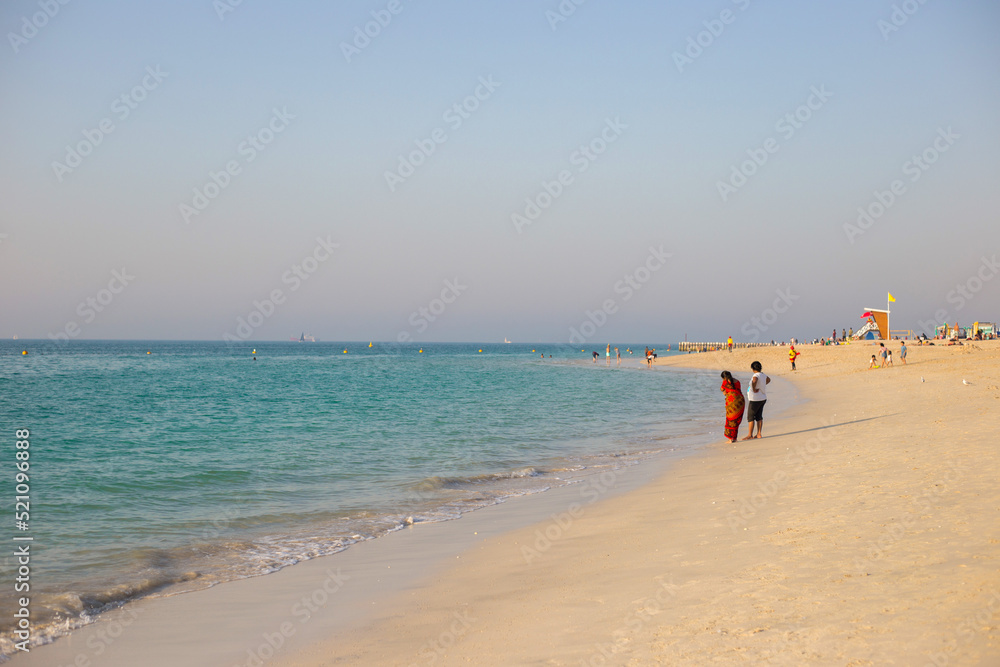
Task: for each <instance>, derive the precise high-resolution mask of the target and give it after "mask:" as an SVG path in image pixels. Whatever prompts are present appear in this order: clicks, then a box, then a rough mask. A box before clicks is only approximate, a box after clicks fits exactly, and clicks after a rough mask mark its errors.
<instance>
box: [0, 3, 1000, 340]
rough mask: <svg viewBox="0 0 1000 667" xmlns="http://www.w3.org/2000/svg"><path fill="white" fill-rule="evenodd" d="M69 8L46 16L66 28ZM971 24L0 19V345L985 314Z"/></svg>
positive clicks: (996, 66) (989, 169) (100, 16)
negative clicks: (878, 311)
mask: <svg viewBox="0 0 1000 667" xmlns="http://www.w3.org/2000/svg"><path fill="white" fill-rule="evenodd" d="M64 2H65V4H63V3H64ZM998 28H1000V5H998V4H997V3H996V2H992V1H990V0H955V1H952V2H944V1H943V0H923V1H922V2H921V1H920V0H906V1H905V2H900V1H898V0H896V1H889V0H864V1H862V0H842V1H840V2H836V3H802V2H792V1H791V0H772V1H770V2H762V1H760V0H713V1H712V2H697V3H696V2H676V1H675V2H665V3H664V2H638V1H636V2H615V3H612V2H606V1H602V0H562V2H557V1H556V0H542V1H535V2H523V1H520V0H512V1H507V2H457V1H447V0H443V1H439V2H419V1H418V0H377V1H372V2H337V3H327V2H308V1H304V0H303V1H292V2H283V3H265V2H261V1H260V0H215V1H214V2H213V1H212V0H197V1H194V0H181V1H178V2H172V3H137V2H125V1H120V2H119V1H113V0H104V1H100V0H95V1H91V2H73V1H70V0H34V1H29V0H8V1H7V2H4V3H3V4H2V6H0V31H2V32H3V34H4V40H3V43H2V44H0V91H2V92H0V146H2V147H3V148H2V151H0V201H2V203H3V205H2V207H0V284H2V287H3V289H2V292H0V294H2V296H0V337H3V338H10V337H12V336H15V335H16V336H18V337H19V338H22V339H29V338H38V339H51V338H60V339H110V338H116V339H158V340H159V339H192V340H223V339H226V340H246V341H264V340H287V339H288V338H289V337H291V336H296V337H297V336H298V335H299V334H300V333H301V332H303V331H304V332H307V333H311V334H312V335H314V336H316V338H318V339H319V340H326V341H351V340H360V341H368V340H380V341H397V340H398V341H416V342H432V341H480V342H499V341H502V340H503V339H504V338H507V339H509V340H512V341H514V342H559V343H565V342H571V341H572V342H574V343H576V342H580V343H586V344H587V345H590V346H595V345H601V346H603V344H605V343H607V342H610V343H612V344H614V343H615V341H620V342H625V341H627V342H632V343H641V342H645V341H649V342H659V343H662V342H672V341H678V340H684V339H685V337H686V338H687V339H688V340H696V341H697V340H701V341H717V340H724V339H725V338H726V337H727V336H730V335H731V336H733V338H734V339H736V340H738V341H764V340H771V339H775V340H787V339H789V338H790V337H793V336H794V337H798V338H800V339H806V340H808V339H811V338H813V337H818V336H825V335H829V333H830V332H831V330H832V329H834V328H836V329H837V330H838V331H839V330H840V329H842V328H847V327H851V326H853V327H855V328H857V326H858V325H859V324H863V321H862V320H861V319H860V315H861V313H862V312H863V310H864V308H866V307H874V308H885V307H886V304H887V295H888V294H889V293H891V294H892V295H893V297H894V298H895V302H894V303H892V304H891V310H892V315H891V318H892V319H891V326H892V328H893V329H901V330H903V329H911V330H926V329H928V328H929V327H930V326H932V325H933V323H940V322H941V321H943V320H947V321H949V322H955V321H958V322H959V323H961V324H962V325H967V324H970V323H971V322H972V321H974V320H980V321H997V320H1000V279H995V278H996V277H997V274H998V273H1000V265H998V264H997V263H996V260H997V256H998V255H1000V226H998V225H997V211H998V209H1000V206H998V204H1000V188H997V187H996V183H997V177H998V175H1000V167H998V164H1000V123H998V120H997V119H998V118H1000V41H998V40H997V39H996V34H997V29H998Z"/></svg>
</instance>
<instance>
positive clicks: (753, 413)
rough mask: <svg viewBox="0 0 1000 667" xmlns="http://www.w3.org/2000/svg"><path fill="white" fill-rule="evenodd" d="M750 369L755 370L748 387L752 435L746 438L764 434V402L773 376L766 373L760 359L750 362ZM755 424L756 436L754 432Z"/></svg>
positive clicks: (748, 414)
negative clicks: (770, 376)
mask: <svg viewBox="0 0 1000 667" xmlns="http://www.w3.org/2000/svg"><path fill="white" fill-rule="evenodd" d="M750 370H752V371H753V378H751V379H750V386H749V387H747V423H748V424H749V425H750V435H748V436H747V437H745V438H743V439H744V440H752V439H753V438H761V437H763V436H764V404H765V403H767V385H768V384H770V383H771V378H769V377H767V376H766V375H764V372H763V366H761V365H760V362H759V361H755V362H753V363H752V364H750ZM755 425H756V426H757V435H756V436H755V435H754V434H753V430H754V426H755Z"/></svg>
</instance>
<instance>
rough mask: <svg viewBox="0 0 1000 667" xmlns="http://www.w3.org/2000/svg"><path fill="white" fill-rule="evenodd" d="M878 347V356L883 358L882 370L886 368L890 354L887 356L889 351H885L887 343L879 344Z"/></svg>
mask: <svg viewBox="0 0 1000 667" xmlns="http://www.w3.org/2000/svg"><path fill="white" fill-rule="evenodd" d="M878 347H879V353H878V354H879V356H880V357H882V368H885V360H886V358H888V356H889V355H888V354H886V352H887V350H886V349H885V343H879V344H878Z"/></svg>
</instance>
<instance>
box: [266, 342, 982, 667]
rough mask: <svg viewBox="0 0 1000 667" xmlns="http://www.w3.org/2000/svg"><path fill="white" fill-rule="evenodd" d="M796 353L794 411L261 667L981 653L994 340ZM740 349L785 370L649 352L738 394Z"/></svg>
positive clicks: (939, 657) (781, 359)
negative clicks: (904, 354) (722, 372)
mask: <svg viewBox="0 0 1000 667" xmlns="http://www.w3.org/2000/svg"><path fill="white" fill-rule="evenodd" d="M891 347H892V349H893V350H894V352H896V353H897V355H896V356H898V344H896V343H893V344H892V345H891ZM801 351H802V353H803V354H802V356H801V357H800V358H799V361H798V364H797V365H798V368H799V370H797V371H796V372H795V373H794V380H795V384H796V386H797V387H798V389H799V391H800V392H801V393H802V395H803V396H804V398H806V399H807V401H808V402H807V403H805V404H803V405H801V406H800V407H797V408H794V409H793V410H791V411H789V412H788V413H787V414H786V415H783V416H782V417H780V418H778V419H775V420H772V421H767V420H765V430H764V434H765V438H763V439H760V440H754V441H752V442H740V443H738V444H736V445H730V444H728V443H725V442H720V443H719V444H717V445H715V446H713V447H711V448H710V451H707V452H705V453H704V454H703V455H700V456H697V457H694V458H691V459H687V460H684V461H682V462H680V463H678V464H676V465H674V466H672V468H671V469H670V470H669V472H668V473H667V474H665V475H664V476H662V477H661V478H660V479H658V480H657V481H655V482H653V483H650V484H648V485H646V486H644V487H642V488H641V489H639V490H636V491H633V492H631V493H629V494H627V495H625V496H622V497H619V498H613V499H610V500H607V501H605V502H602V503H598V504H595V505H593V506H591V507H588V508H586V509H585V510H583V509H578V513H579V516H575V517H572V516H568V515H570V514H571V512H572V509H573V506H567V507H566V509H565V513H566V514H565V515H564V516H563V517H562V519H561V520H560V518H559V516H558V515H557V516H556V517H554V518H552V519H550V520H549V521H548V522H545V523H543V524H541V525H538V526H533V527H530V528H526V529H522V530H518V531H515V532H513V533H510V534H506V535H502V536H498V537H496V538H493V539H491V540H488V541H486V542H485V543H482V544H479V545H477V546H476V547H475V548H474V549H472V550H471V552H469V553H467V554H466V555H465V556H464V557H463V559H462V561H461V565H458V566H456V567H454V568H451V569H449V570H448V571H447V572H445V573H442V574H441V575H440V576H438V577H436V578H434V579H432V580H430V581H428V582H426V583H423V584H421V585H420V586H419V587H417V588H415V589H414V590H412V591H408V592H407V593H405V594H403V595H401V596H400V598H399V599H398V600H397V601H396V602H395V603H394V604H393V605H391V609H392V612H391V613H388V614H385V615H384V616H383V617H381V618H380V619H379V620H377V621H376V622H375V623H373V624H371V625H370V626H369V627H368V628H367V629H366V630H365V631H364V632H363V633H362V634H360V635H359V634H352V635H349V636H338V637H331V638H330V639H329V640H328V641H326V642H323V643H320V644H317V645H315V646H313V647H310V648H309V649H307V650H304V651H300V652H298V653H297V654H294V655H292V656H289V657H288V658H287V659H285V660H282V661H281V662H280V663H277V664H282V665H295V666H298V667H307V666H309V667H314V666H315V667H318V666H319V665H336V664H386V665H408V664H442V665H452V664H454V665H458V664H522V665H526V664H535V665H601V664H618V665H649V664H666V665H673V664H706V665H707V664H726V665H731V664H776V665H803V664H816V665H924V664H933V665H985V664H998V661H1000V631H998V624H1000V521H998V519H1000V516H998V512H1000V491H998V489H997V484H996V480H997V479H998V476H1000V465H998V464H1000V455H998V453H997V449H996V445H995V433H996V432H997V430H998V427H1000V418H998V416H997V408H998V406H1000V404H998V402H997V401H998V400H1000V387H998V386H1000V346H998V345H997V344H996V343H995V342H992V343H976V344H967V345H964V346H961V347H942V346H933V347H931V346H913V345H911V346H910V354H909V359H908V362H909V363H908V364H907V365H906V366H903V365H902V364H900V363H899V361H898V360H897V362H896V365H895V366H894V367H892V368H887V369H884V370H873V371H868V370H866V368H867V361H868V359H870V355H871V353H872V346H871V345H870V344H855V345H850V346H835V347H821V346H809V345H807V346H802V347H801ZM753 359H759V360H761V361H762V362H763V364H764V369H765V372H768V373H770V374H771V375H773V376H775V377H781V376H786V377H787V376H790V375H792V373H791V371H790V370H789V369H788V367H789V364H788V361H787V348H784V347H780V348H758V349H752V350H739V351H736V352H733V353H727V352H716V353H705V354H696V355H688V356H684V357H673V358H670V359H664V360H661V361H660V363H661V364H666V365H683V366H695V367H700V368H713V369H723V368H728V369H732V370H733V372H734V374H735V375H736V376H737V378H738V379H741V380H742V381H743V383H744V386H745V384H746V381H747V378H748V376H749V372H748V368H749V365H750V362H751V361H752V360H753ZM921 377H923V379H924V381H923V382H921ZM963 379H964V380H966V381H967V382H969V383H971V384H968V385H966V384H963V382H962V380H963ZM771 407H772V408H773V407H774V406H771ZM722 414H723V410H722V395H721V392H720V426H721V421H722ZM765 416H766V413H765ZM745 428H746V425H745V424H744V426H743V427H742V430H741V435H743V434H745ZM546 534H549V535H550V536H551V537H552V538H554V539H551V540H547V539H540V537H539V536H540V535H546ZM537 547H545V549H544V550H542V549H540V548H537Z"/></svg>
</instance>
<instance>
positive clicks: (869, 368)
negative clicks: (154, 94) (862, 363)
mask: <svg viewBox="0 0 1000 667" xmlns="http://www.w3.org/2000/svg"><path fill="white" fill-rule="evenodd" d="M873 368H878V362H877V361H876V360H875V355H874V354H873V355H872V362H871V363H870V364H868V370H871V369H873Z"/></svg>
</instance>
